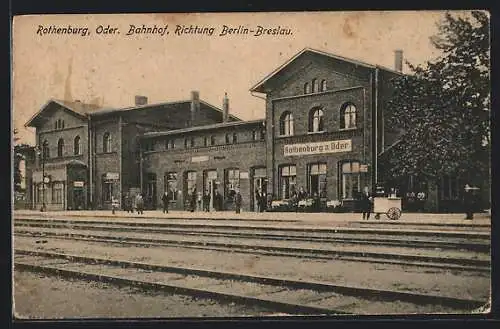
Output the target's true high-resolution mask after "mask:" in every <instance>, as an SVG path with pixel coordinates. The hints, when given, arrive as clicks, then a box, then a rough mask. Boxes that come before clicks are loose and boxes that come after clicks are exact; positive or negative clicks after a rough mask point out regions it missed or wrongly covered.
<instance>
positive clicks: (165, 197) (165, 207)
mask: <svg viewBox="0 0 500 329" xmlns="http://www.w3.org/2000/svg"><path fill="white" fill-rule="evenodd" d="M169 194H170V193H169V192H168V191H165V193H163V196H162V197H161V201H163V213H164V214H168V202H169V199H170V198H169Z"/></svg>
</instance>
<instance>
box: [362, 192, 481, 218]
mask: <svg viewBox="0 0 500 329" xmlns="http://www.w3.org/2000/svg"><path fill="white" fill-rule="evenodd" d="M477 190H479V188H477V187H472V186H470V185H469V184H465V186H464V191H463V194H462V204H463V208H464V212H465V219H466V220H472V219H473V218H474V210H475V207H476V204H477V200H476V199H477V195H476V193H475V191H477ZM393 192H394V195H396V194H395V189H391V195H393ZM373 200H374V199H373V195H372V193H370V190H369V189H368V186H365V187H364V189H363V192H361V194H360V197H359V202H360V208H361V213H362V219H363V220H365V219H370V214H371V212H372V209H373Z"/></svg>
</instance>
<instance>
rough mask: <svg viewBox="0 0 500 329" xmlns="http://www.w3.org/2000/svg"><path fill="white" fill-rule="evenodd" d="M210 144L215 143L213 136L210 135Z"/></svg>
mask: <svg viewBox="0 0 500 329" xmlns="http://www.w3.org/2000/svg"><path fill="white" fill-rule="evenodd" d="M210 145H215V136H210Z"/></svg>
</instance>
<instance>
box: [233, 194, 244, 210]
mask: <svg viewBox="0 0 500 329" xmlns="http://www.w3.org/2000/svg"><path fill="white" fill-rule="evenodd" d="M241 202H242V197H241V193H240V190H237V191H236V195H235V196H234V206H235V208H236V213H237V214H239V213H240V211H241Z"/></svg>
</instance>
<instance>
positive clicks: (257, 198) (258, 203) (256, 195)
mask: <svg viewBox="0 0 500 329" xmlns="http://www.w3.org/2000/svg"><path fill="white" fill-rule="evenodd" d="M255 204H256V207H255V208H256V211H257V212H260V194H259V190H258V189H255Z"/></svg>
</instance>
